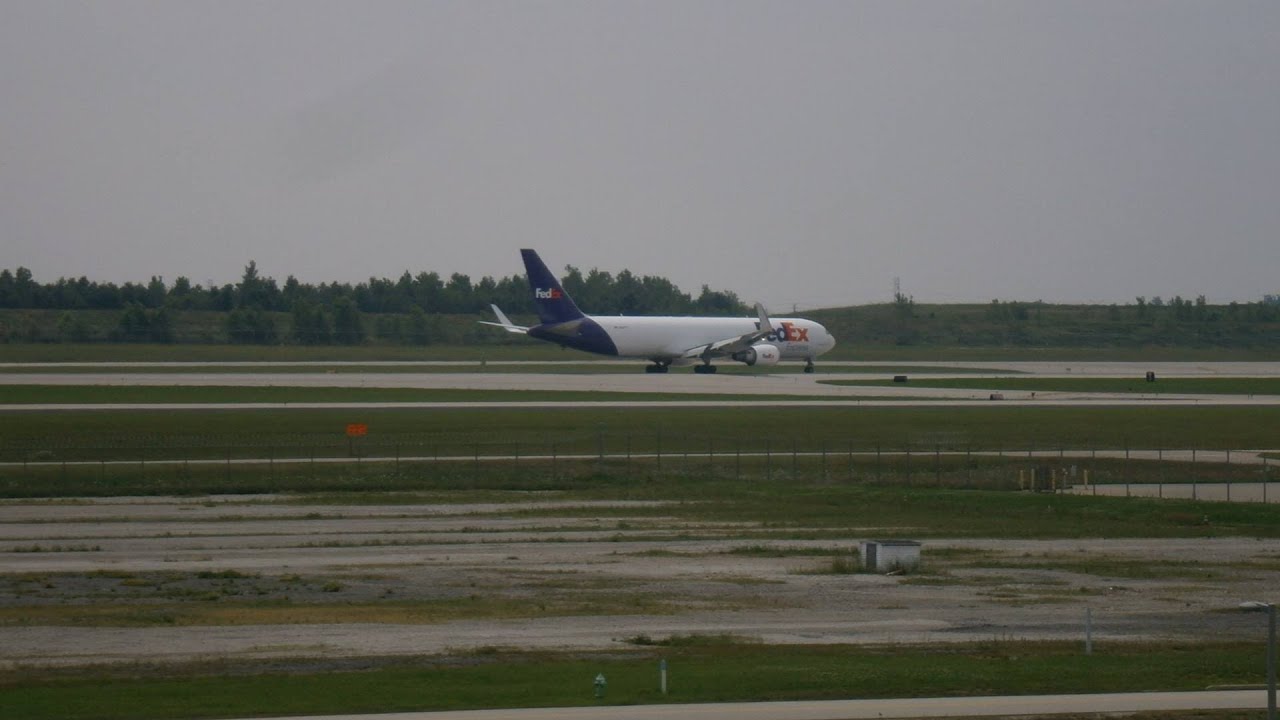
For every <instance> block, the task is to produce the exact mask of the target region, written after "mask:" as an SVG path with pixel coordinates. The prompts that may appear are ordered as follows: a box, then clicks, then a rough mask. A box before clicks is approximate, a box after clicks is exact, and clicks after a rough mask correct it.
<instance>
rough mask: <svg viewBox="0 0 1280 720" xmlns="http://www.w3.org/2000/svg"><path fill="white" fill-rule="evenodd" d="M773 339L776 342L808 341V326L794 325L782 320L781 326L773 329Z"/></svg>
mask: <svg viewBox="0 0 1280 720" xmlns="http://www.w3.org/2000/svg"><path fill="white" fill-rule="evenodd" d="M772 339H773V340H775V341H777V342H809V328H802V327H796V326H795V324H793V323H789V322H784V323H782V327H780V328H778V329H776V330H774V331H773V338H772Z"/></svg>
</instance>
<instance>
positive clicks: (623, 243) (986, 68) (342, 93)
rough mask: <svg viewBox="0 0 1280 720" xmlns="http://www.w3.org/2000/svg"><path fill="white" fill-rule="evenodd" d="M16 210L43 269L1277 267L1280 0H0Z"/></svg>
mask: <svg viewBox="0 0 1280 720" xmlns="http://www.w3.org/2000/svg"><path fill="white" fill-rule="evenodd" d="M0 222H2V224H0V248H2V252H0V266H2V267H8V268H14V267H17V266H19V265H25V266H27V267H29V268H31V269H32V271H33V272H35V274H36V277H37V279H39V280H42V281H50V280H54V279H56V278H57V277H58V276H79V275H82V274H83V275H88V276H89V277H91V278H93V279H98V280H111V281H116V282H120V281H124V280H145V279H146V278H147V277H149V276H150V275H153V274H155V275H163V276H164V277H165V278H166V280H170V281H171V280H173V279H174V278H175V277H177V276H179V275H186V276H188V277H190V278H191V280H192V281H193V282H197V283H202V284H203V283H205V282H207V281H208V280H213V281H214V282H215V283H219V284H220V283H224V282H233V281H235V280H236V279H238V277H239V275H240V273H241V271H242V269H243V267H244V265H245V264H246V263H247V262H248V261H249V260H250V259H256V260H257V263H258V267H259V268H260V270H261V271H262V272H263V273H264V274H266V275H271V276H274V277H276V278H277V279H278V280H281V281H283V280H284V278H285V277H286V276H287V275H289V274H294V275H296V276H298V278H299V279H301V280H304V281H309V282H320V281H329V280H343V281H359V280H362V279H366V278H368V277H369V276H377V277H392V278H394V277H397V276H398V275H399V274H400V273H401V272H403V271H404V270H410V271H412V272H415V273H416V272H418V271H421V270H435V271H438V272H441V273H442V274H444V275H447V274H448V273H450V272H454V271H458V272H464V273H467V274H470V275H471V276H472V277H473V278H478V277H479V276H482V275H495V276H502V275H510V274H515V273H519V272H523V266H522V265H521V264H520V259H519V254H518V253H517V249H518V248H520V247H534V248H537V249H539V250H540V252H541V253H542V256H543V258H544V259H545V260H546V261H547V263H548V265H550V266H551V267H552V268H553V269H556V270H557V271H558V270H559V269H560V268H563V267H564V265H566V264H573V265H576V266H578V267H580V268H582V269H584V270H587V269H590V268H592V267H599V268H601V269H604V270H610V271H618V270H621V269H623V268H629V269H631V270H632V271H633V272H637V273H642V274H656V275H663V276H666V277H668V278H670V279H672V280H673V281H675V282H676V283H677V284H678V285H680V286H681V287H682V288H683V289H685V290H686V291H691V292H694V293H695V294H696V292H697V290H698V288H699V286H700V285H702V284H703V283H707V284H709V285H711V286H712V287H713V288H720V289H730V290H733V291H735V292H737V293H738V294H739V295H741V296H742V297H743V299H745V300H748V301H754V300H760V301H764V302H766V303H768V304H770V305H771V306H777V307H779V308H780V309H781V308H782V307H784V306H785V307H786V308H787V309H789V306H790V305H791V304H793V303H796V304H799V305H800V306H801V307H802V308H803V307H816V306H833V305H845V304H853V303H861V302H869V301H885V300H888V299H890V297H891V294H892V289H893V278H894V277H895V276H897V277H901V279H902V287H903V291H904V292H906V293H908V294H911V295H914V296H915V298H916V299H917V301H920V302H935V301H937V302H957V301H979V302H985V301H988V300H991V299H992V298H1001V299H1006V300H1034V299H1038V298H1041V299H1044V300H1048V301H1096V302H1126V301H1128V302H1132V300H1133V297H1134V296H1135V295H1147V296H1153V295H1163V296H1165V297H1172V296H1173V295H1175V294H1181V295H1183V296H1185V297H1194V296H1195V295H1198V294H1202V293H1203V294H1205V295H1207V296H1208V298H1209V299H1210V301H1214V302H1223V301H1228V300H1257V299H1259V298H1260V297H1261V295H1262V294H1263V293H1272V292H1278V291H1280V2H1275V0H1260V1H1259V2H1207V1H1200V0H1196V1H1193V2H1147V1H1135V0H1128V1H1125V0H1117V1H1111V0H1108V1H1106V2H1090V1H1085V0H1081V1H1072V2H1043V1H1030V0H1028V1H1027V2H966V1H946V2H943V1H941V0H939V1H937V2H906V1H897V0H895V1H893V2H792V1H787V2H782V1H779V2H763V3H762V2H745V1H740V0H734V1H732V2H690V1H686V0H681V1H680V2H660V1H653V2H610V1H604V0H593V1H591V2H484V1H472V0H468V1H466V2H422V1H418V0H414V1H412V2H319V1H314V0H306V1H301V0H273V1H272V2H236V1H233V0H220V1H218V2H193V1H187V2H172V1H170V0H164V1H159V2H134V1H129V2H126V1H123V0H98V1H93V2H45V1H34V0H0ZM589 310H590V309H589V308H588V311H589Z"/></svg>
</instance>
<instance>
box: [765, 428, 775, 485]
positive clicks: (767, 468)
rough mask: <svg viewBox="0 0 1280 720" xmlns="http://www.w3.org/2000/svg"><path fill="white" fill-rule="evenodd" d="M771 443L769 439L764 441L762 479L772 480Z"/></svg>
mask: <svg viewBox="0 0 1280 720" xmlns="http://www.w3.org/2000/svg"><path fill="white" fill-rule="evenodd" d="M770 445H772V441H771V440H770V439H769V438H765V439H764V479H765V480H773V449H772V448H771V447H770Z"/></svg>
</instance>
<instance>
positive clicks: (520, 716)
mask: <svg viewBox="0 0 1280 720" xmlns="http://www.w3.org/2000/svg"><path fill="white" fill-rule="evenodd" d="M1266 707H1267V693H1266V691H1265V690H1217V691H1213V690H1210V691H1203V692H1156V693H1112V694H1104V695H1024V696H1004V697H953V698H904V699H889V700H824V701H808V702H759V703H706V704H698V705H628V706H593V707H568V708H564V707H562V708H530V709H515V710H468V711H450V712H416V713H391V714H386V713H381V714H365V715H326V716H307V717H296V718H281V719H280V720H596V719H597V718H599V719H601V720H676V719H679V720H686V719H692V720H864V719H866V718H945V717H995V716H1007V715H1013V716H1038V715H1086V714H1089V715H1091V714H1095V713H1106V714H1109V713H1136V712H1181V711H1188V710H1261V709H1265V708H1266Z"/></svg>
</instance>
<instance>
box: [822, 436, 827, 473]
mask: <svg viewBox="0 0 1280 720" xmlns="http://www.w3.org/2000/svg"><path fill="white" fill-rule="evenodd" d="M826 481H827V441H826V440H825V439H824V440H823V441H822V482H826Z"/></svg>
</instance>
